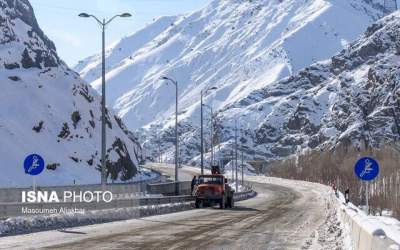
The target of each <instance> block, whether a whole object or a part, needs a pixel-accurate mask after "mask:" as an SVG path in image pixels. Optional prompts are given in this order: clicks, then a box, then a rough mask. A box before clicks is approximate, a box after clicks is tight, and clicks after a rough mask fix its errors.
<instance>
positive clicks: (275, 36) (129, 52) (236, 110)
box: [75, 0, 382, 165]
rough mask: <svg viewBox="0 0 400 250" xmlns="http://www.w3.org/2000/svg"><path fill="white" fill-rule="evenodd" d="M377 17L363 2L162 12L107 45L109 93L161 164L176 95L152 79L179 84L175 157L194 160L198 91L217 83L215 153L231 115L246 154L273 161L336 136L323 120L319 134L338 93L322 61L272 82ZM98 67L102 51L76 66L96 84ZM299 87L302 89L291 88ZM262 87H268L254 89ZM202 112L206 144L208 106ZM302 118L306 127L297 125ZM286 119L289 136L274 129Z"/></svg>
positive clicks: (168, 146) (258, 2)
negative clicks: (177, 154)
mask: <svg viewBox="0 0 400 250" xmlns="http://www.w3.org/2000/svg"><path fill="white" fill-rule="evenodd" d="M381 14H382V12H381V8H378V7H377V5H376V4H374V3H373V2H371V1H365V0H350V1H349V0H334V1H332V0H321V1H298V0H285V1H270V0H253V1H221V0H214V1H212V2H211V3H210V4H209V6H207V7H205V8H204V9H202V10H199V11H196V12H194V13H190V14H188V15H183V16H177V17H165V18H160V19H158V20H156V21H155V22H154V23H153V24H151V25H149V26H147V27H145V28H144V29H143V30H141V31H139V32H138V33H136V34H134V35H132V36H130V37H127V38H125V39H122V40H121V41H120V42H117V43H115V44H113V45H112V46H110V47H109V48H108V50H107V51H108V53H107V59H108V60H109V61H108V64H107V65H108V67H109V68H108V70H107V80H108V81H107V84H108V86H109V89H110V90H111V91H108V100H110V101H111V102H112V103H113V107H114V108H115V109H116V110H117V112H118V114H119V115H121V116H122V117H123V119H124V121H125V122H126V123H127V125H128V126H129V127H130V128H132V129H141V131H140V134H141V135H144V139H145V140H146V143H145V146H146V151H147V152H149V156H151V157H153V159H158V157H159V156H160V154H162V158H163V161H164V162H165V161H166V160H167V161H169V162H172V160H173V158H174V149H173V126H174V118H173V117H174V116H173V114H174V104H175V102H174V101H175V98H174V93H173V89H172V88H171V86H168V85H166V84H165V83H164V82H163V81H160V80H159V79H160V76H162V75H168V76H169V77H173V78H175V79H176V80H177V81H178V83H179V102H180V112H179V113H180V115H179V121H180V126H179V130H180V131H179V133H180V135H181V136H180V139H181V145H180V146H181V147H180V150H181V152H180V155H181V156H182V160H183V162H184V163H186V164H193V165H194V164H197V165H198V164H199V159H200V157H199V148H200V143H199V142H200V140H199V139H200V132H199V119H200V115H199V111H200V91H201V90H202V89H205V88H209V87H213V86H216V87H217V88H218V89H216V90H213V91H210V92H209V93H207V94H206V95H205V97H204V102H205V103H206V104H209V105H212V106H213V107H214V110H215V111H217V112H216V116H217V118H216V120H217V123H218V124H219V125H215V130H214V131H218V133H219V136H218V137H219V138H218V141H219V146H218V147H216V148H218V150H216V151H217V152H216V154H217V156H222V155H224V154H226V153H227V152H228V150H229V148H230V146H231V143H232V140H233V139H232V138H233V125H234V119H235V118H239V119H240V120H241V122H240V124H239V125H240V127H241V128H242V129H243V130H244V136H243V141H244V144H245V145H244V147H245V149H246V154H245V157H247V156H254V155H255V156H256V157H259V158H260V159H261V160H265V159H273V158H279V157H285V156H287V155H290V154H292V153H293V151H294V150H296V146H299V147H300V148H304V147H311V148H314V147H315V146H316V145H319V144H321V142H322V141H324V138H325V137H326V135H332V136H338V135H339V133H340V132H339V131H340V129H338V128H332V127H331V126H329V127H327V128H324V127H323V128H321V135H316V131H317V130H318V129H319V127H320V125H322V123H323V121H322V118H323V117H324V115H325V114H326V111H327V110H328V108H330V106H329V105H328V106H327V105H326V104H327V103H328V104H330V103H331V102H329V100H333V99H334V98H335V96H334V94H333V93H331V91H328V90H329V89H331V88H328V90H326V89H324V88H323V89H321V90H319V85H320V83H321V81H323V80H325V79H326V78H327V77H328V75H329V74H330V72H329V68H328V67H326V68H325V69H326V70H324V68H323V67H322V66H321V67H319V66H315V67H314V68H315V69H314V70H312V69H310V70H303V71H302V73H301V74H300V75H298V76H297V77H296V79H298V81H293V82H291V83H288V81H284V82H279V83H278V84H276V82H278V81H279V80H281V79H283V78H285V77H287V76H290V75H295V74H296V73H298V72H299V71H300V70H301V69H302V68H304V67H306V66H308V65H310V64H312V63H313V62H316V61H320V60H326V59H328V58H329V57H331V56H333V55H334V54H335V53H337V52H338V51H340V50H341V49H343V48H346V47H347V46H348V45H349V44H350V42H351V41H353V40H354V39H356V38H357V37H358V36H359V35H360V34H361V33H362V32H363V31H364V30H365V29H366V28H367V27H368V25H369V24H371V23H372V22H373V21H375V20H377V19H378V18H379V17H380V16H381ZM349 24H351V25H349ZM144 33H145V34H148V35H147V36H146V37H144V38H143V36H139V35H138V34H144ZM127 41H129V42H127ZM305 52H306V53H305ZM100 68H101V60H100V56H99V55H95V56H93V57H90V58H87V59H85V60H83V61H82V62H80V63H79V64H78V65H77V66H76V67H75V69H76V70H77V71H78V72H80V74H81V76H82V77H83V78H84V79H87V80H88V81H89V82H91V84H92V86H93V87H94V88H96V89H97V90H99V87H100V82H101V81H100V76H101V75H100ZM286 83H287V84H286ZM270 85H272V87H270V88H268V86H270ZM297 86H299V88H302V89H299V90H298V91H297V92H296V87H297ZM307 86H309V87H315V88H314V89H312V90H310V91H307V89H308V88H309V87H307ZM263 88H267V89H266V90H267V91H265V93H264V91H258V90H260V89H263ZM304 95H305V96H306V97H307V98H302V96H304ZM314 103H315V104H314ZM304 112H307V114H303V113H304ZM205 119H206V132H205V137H206V145H205V148H206V149H209V148H210V145H209V144H210V143H209V138H210V136H209V132H207V131H209V124H210V122H209V115H208V113H207V111H206V115H205ZM304 123H309V125H308V126H306V128H305V129H303V130H301V129H300V128H299V127H300V126H301V125H303V124H304ZM320 123H321V124H320ZM344 123H345V122H344ZM286 124H288V126H287V127H288V129H290V130H291V131H289V133H288V132H287V131H283V130H282V129H281V127H282V125H286ZM294 131H297V132H298V133H294ZM282 134H283V135H286V136H284V137H283V136H281V135H282ZM273 145H276V146H273ZM293 145H294V146H293ZM219 148H220V150H219ZM207 151H208V150H207ZM206 159H207V160H208V159H210V154H209V153H208V154H206Z"/></svg>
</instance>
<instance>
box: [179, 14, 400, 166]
mask: <svg viewBox="0 0 400 250" xmlns="http://www.w3.org/2000/svg"><path fill="white" fill-rule="evenodd" d="M399 38H400V12H396V13H394V14H393V15H390V16H388V17H385V18H383V19H382V20H380V21H378V22H377V23H374V24H373V25H371V26H370V27H368V29H367V30H366V32H365V33H364V35H363V36H362V37H361V38H360V39H358V40H356V41H355V42H353V43H351V44H350V45H349V47H348V48H347V49H345V50H343V51H341V52H340V53H339V54H337V55H336V56H334V57H332V58H331V59H330V60H326V61H321V62H319V63H316V64H313V65H311V66H309V67H307V68H305V69H303V70H301V71H300V72H299V73H298V74H295V75H294V76H291V77H288V78H285V79H283V80H281V81H277V82H274V83H272V84H269V85H268V86H266V87H264V88H262V89H260V90H256V91H253V92H252V93H251V94H249V95H248V96H247V97H245V98H242V99H241V100H239V101H238V102H235V103H234V104H232V105H229V106H228V107H226V108H225V109H224V110H223V111H221V112H219V114H218V115H217V119H218V121H219V124H220V125H219V126H220V130H221V131H223V133H222V135H223V138H222V140H221V141H222V142H223V143H222V145H220V147H222V150H223V151H224V150H225V151H226V150H227V149H229V147H228V144H231V143H232V141H233V140H232V129H233V120H234V119H238V121H239V123H240V124H241V125H242V126H241V127H242V128H243V129H244V136H243V138H241V140H242V141H243V142H244V146H243V147H244V150H245V152H246V154H247V156H251V157H256V158H258V159H260V160H264V161H271V160H274V159H281V158H283V157H287V156H289V155H292V154H295V153H297V152H299V151H301V150H305V149H327V148H334V147H336V146H337V145H338V144H342V145H343V144H344V145H348V146H357V147H360V148H361V147H379V146H381V145H383V144H385V143H391V142H394V141H398V140H399V139H400V118H399V117H400V43H399ZM184 138H187V141H189V140H193V139H192V137H190V136H188V137H185V136H184ZM217 154H219V152H217ZM196 160H198V158H196Z"/></svg>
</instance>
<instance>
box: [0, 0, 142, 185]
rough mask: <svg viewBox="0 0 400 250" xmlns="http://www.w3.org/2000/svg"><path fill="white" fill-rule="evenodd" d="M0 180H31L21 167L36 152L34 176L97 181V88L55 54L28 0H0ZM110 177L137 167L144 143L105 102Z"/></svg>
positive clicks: (60, 181) (53, 181)
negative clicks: (39, 161) (39, 167)
mask: <svg viewBox="0 0 400 250" xmlns="http://www.w3.org/2000/svg"><path fill="white" fill-rule="evenodd" d="M0 20H1V22H0V82H1V93H0V138H1V141H0V156H1V159H2V164H1V165H0V172H1V173H2V174H1V176H0V187H29V186H31V185H32V178H31V177H29V176H28V175H26V174H25V173H24V171H23V168H22V163H23V161H24V159H25V157H26V156H27V155H29V154H32V153H36V154H39V155H41V156H42V157H43V158H44V160H45V164H46V165H45V170H44V172H43V173H42V174H41V175H40V176H38V177H37V184H38V185H42V186H49V185H72V184H74V183H79V184H93V183H98V182H99V179H100V172H99V171H98V169H99V165H100V158H101V156H100V151H101V150H100V145H101V143H100V141H101V138H100V137H101V122H100V118H101V108H100V107H101V105H100V101H101V100H100V98H99V95H98V93H97V92H96V91H95V90H93V89H92V88H91V87H90V86H88V85H87V84H86V83H85V82H84V81H83V80H82V79H81V78H80V77H79V75H78V74H77V73H75V72H73V71H72V70H70V69H69V68H68V67H67V66H66V64H65V63H64V62H63V61H62V60H61V59H60V58H59V57H58V56H57V52H56V48H55V46H54V44H53V42H51V41H50V40H49V39H48V38H47V37H46V35H45V34H44V33H43V31H42V30H41V29H40V27H39V26H38V23H37V21H36V19H35V16H34V12H33V9H32V7H31V5H30V4H29V2H28V0H18V1H6V0H0ZM106 119H107V154H108V159H107V166H108V170H109V171H108V172H109V177H110V179H113V180H121V181H124V180H129V179H131V178H132V177H134V176H135V175H136V174H137V167H138V162H139V160H140V159H139V158H140V157H141V148H140V145H139V144H138V140H137V139H136V137H135V136H134V135H133V134H132V133H130V132H129V131H128V130H127V128H126V127H125V125H124V124H123V123H122V121H121V120H120V119H119V118H118V117H117V116H115V115H114V114H113V112H112V111H111V110H108V112H107V115H106Z"/></svg>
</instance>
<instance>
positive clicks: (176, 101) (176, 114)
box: [161, 76, 179, 195]
mask: <svg viewBox="0 0 400 250" xmlns="http://www.w3.org/2000/svg"><path fill="white" fill-rule="evenodd" d="M161 79H162V80H166V81H170V82H172V83H173V84H174V85H175V183H176V185H175V194H176V195H178V194H179V186H178V185H179V184H178V181H179V176H178V166H179V155H178V140H179V136H178V82H177V81H175V80H173V79H171V78H169V77H166V76H163V77H161Z"/></svg>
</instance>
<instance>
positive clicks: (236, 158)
mask: <svg viewBox="0 0 400 250" xmlns="http://www.w3.org/2000/svg"><path fill="white" fill-rule="evenodd" d="M237 146H238V145H237V120H235V173H236V175H235V182H236V192H238V188H239V183H238V151H237Z"/></svg>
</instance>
